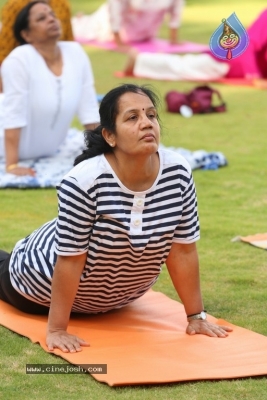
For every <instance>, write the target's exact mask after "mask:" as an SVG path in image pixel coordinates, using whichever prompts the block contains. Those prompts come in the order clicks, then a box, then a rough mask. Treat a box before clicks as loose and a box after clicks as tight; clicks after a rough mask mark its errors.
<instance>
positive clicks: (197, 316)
mask: <svg viewBox="0 0 267 400" xmlns="http://www.w3.org/2000/svg"><path fill="white" fill-rule="evenodd" d="M195 319H199V320H201V321H205V320H206V319H207V314H206V311H205V310H203V311H201V312H200V313H198V314H191V315H187V321H188V322H190V321H193V320H195Z"/></svg>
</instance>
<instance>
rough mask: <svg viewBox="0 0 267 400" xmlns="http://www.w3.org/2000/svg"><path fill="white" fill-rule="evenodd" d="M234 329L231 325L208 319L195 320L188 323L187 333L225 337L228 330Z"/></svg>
mask: <svg viewBox="0 0 267 400" xmlns="http://www.w3.org/2000/svg"><path fill="white" fill-rule="evenodd" d="M232 330H233V329H232V328H230V327H229V326H225V325H217V324H212V323H211V322H208V321H207V320H204V321H203V320H193V321H190V322H189V323H188V326H187V328H186V333H188V335H195V334H197V333H200V334H202V335H207V336H210V337H219V338H225V337H227V336H228V332H232Z"/></svg>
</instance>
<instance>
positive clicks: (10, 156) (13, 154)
mask: <svg viewBox="0 0 267 400" xmlns="http://www.w3.org/2000/svg"><path fill="white" fill-rule="evenodd" d="M20 132H21V128H14V129H6V130H5V157H6V172H8V173H9V174H14V175H18V176H22V175H30V176H34V175H35V172H34V170H33V169H32V168H27V167H22V166H19V165H18V162H19V155H18V153H19V140H20Z"/></svg>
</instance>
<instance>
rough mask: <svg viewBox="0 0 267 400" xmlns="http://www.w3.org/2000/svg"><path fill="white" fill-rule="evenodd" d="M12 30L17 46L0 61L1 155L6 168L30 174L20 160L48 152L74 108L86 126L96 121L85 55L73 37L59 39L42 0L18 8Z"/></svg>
mask: <svg viewBox="0 0 267 400" xmlns="http://www.w3.org/2000/svg"><path fill="white" fill-rule="evenodd" d="M14 33H15V36H16V38H17V40H18V41H19V42H20V43H21V45H22V46H19V47H17V48H16V49H14V50H13V51H12V52H11V53H10V55H9V56H8V57H7V58H6V59H5V60H4V62H3V65H2V78H3V88H4V105H3V107H4V129H5V154H2V157H4V156H5V160H6V171H7V172H9V173H12V174H15V175H34V171H33V170H32V169H30V168H24V167H22V166H20V165H19V162H20V161H21V160H25V159H32V158H38V157H43V156H50V155H53V154H54V153H55V152H56V151H57V149H58V147H59V146H60V144H61V143H62V142H63V141H64V139H65V137H66V135H67V131H68V129H69V127H70V124H71V122H72V119H73V117H74V116H75V114H77V115H78V117H79V119H80V121H81V123H82V124H83V125H84V126H85V128H91V127H92V126H95V124H98V121H99V112H98V103H97V99H96V93H95V88H94V80H93V74H92V70H91V66H90V62H89V60H88V57H87V55H86V54H85V52H84V51H83V50H82V48H81V47H80V45H79V44H78V43H75V42H59V41H58V39H59V37H60V35H61V29H60V23H59V21H58V19H57V18H56V17H55V15H54V12H53V11H52V9H51V8H50V7H49V6H48V5H47V4H45V3H44V2H42V1H34V2H31V3H29V4H28V5H27V6H26V7H25V8H24V9H23V10H21V12H20V13H19V15H18V16H17V19H16V23H15V25H14ZM0 156H1V154H0Z"/></svg>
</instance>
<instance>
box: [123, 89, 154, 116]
mask: <svg viewBox="0 0 267 400" xmlns="http://www.w3.org/2000/svg"><path fill="white" fill-rule="evenodd" d="M151 107H154V104H153V103H152V101H151V100H150V98H149V97H148V96H147V95H146V94H145V93H143V92H140V93H133V92H127V93H124V94H123V95H122V96H121V97H120V100H119V112H124V111H127V109H138V108H151Z"/></svg>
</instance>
